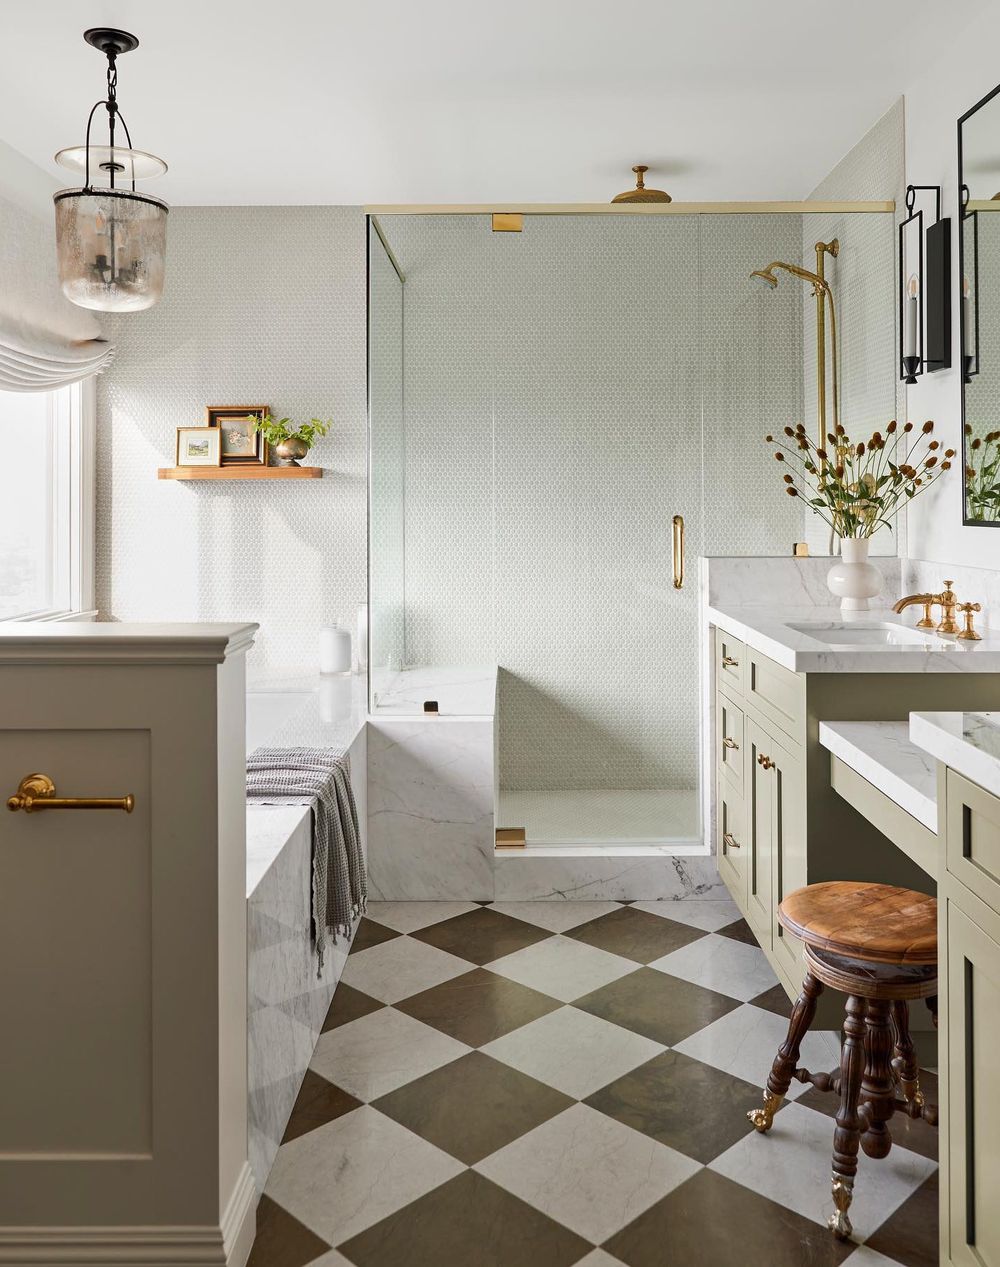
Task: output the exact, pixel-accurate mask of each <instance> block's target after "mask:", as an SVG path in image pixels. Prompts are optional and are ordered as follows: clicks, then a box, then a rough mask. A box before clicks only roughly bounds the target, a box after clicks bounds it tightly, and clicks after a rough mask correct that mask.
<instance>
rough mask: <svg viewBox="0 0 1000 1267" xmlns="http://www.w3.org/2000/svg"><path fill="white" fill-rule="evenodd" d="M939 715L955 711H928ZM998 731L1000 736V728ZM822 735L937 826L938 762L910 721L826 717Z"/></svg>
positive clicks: (903, 805)
mask: <svg viewBox="0 0 1000 1267" xmlns="http://www.w3.org/2000/svg"><path fill="white" fill-rule="evenodd" d="M935 715H936V716H951V714H928V716H935ZM997 736H998V740H1000V731H998V732H997ZM819 741H820V743H821V744H822V745H823V747H824V748H827V749H829V751H830V752H832V753H833V754H834V756H837V757H839V758H840V759H841V761H843V763H844V764H845V765H846V766H850V768H851V769H852V770H854V771H855V772H856V773H858V774H860V775H861V777H862V778H863V779H867V780H868V782H869V783H873V784H874V785H875V786H876V787H877V788H878V789H879V791H881V792H884V793H885V794H886V796H888V797H889V799H890V800H892V801H895V802H896V804H897V805H898V806H899V807H900V808H901V809H904V810H906V812H907V813H908V814H912V816H913V817H914V818H915V819H917V821H918V822H920V823H923V825H924V826H925V827H926V828H928V829H929V830H930V831H932V832H937V829H938V825H937V767H936V764H935V761H934V758H933V757H932V756H931V755H930V754H929V753H928V752H927V751H926V750H925V749H924V748H922V747H921V746H919V745H918V744H916V743H915V742H914V741H913V740H912V739H911V738H910V723H909V722H905V721H837V722H825V721H822V722H820V724H819ZM998 771H1000V766H998Z"/></svg>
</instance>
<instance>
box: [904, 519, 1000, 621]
mask: <svg viewBox="0 0 1000 1267" xmlns="http://www.w3.org/2000/svg"><path fill="white" fill-rule="evenodd" d="M987 531H988V530H987ZM997 535H998V540H997V559H998V562H1000V533H998V534H997ZM902 562H903V592H904V593H906V594H923V593H937V592H939V591H940V589H941V587H942V585H943V583H944V581H945V580H950V581H953V582H954V584H955V593H956V594H957V595H958V597H959V599H960V601H961V602H963V603H982V605H983V610H982V612H981V613H980V614H979V615H978V616H977V617H976V628H977V629H978V630H979V631H980V632H982V631H983V630H984V629H993V630H1000V569H998V570H996V571H994V570H993V569H992V568H970V567H964V566H963V565H961V564H958V563H932V562H929V561H928V560H926V559H903V561H902Z"/></svg>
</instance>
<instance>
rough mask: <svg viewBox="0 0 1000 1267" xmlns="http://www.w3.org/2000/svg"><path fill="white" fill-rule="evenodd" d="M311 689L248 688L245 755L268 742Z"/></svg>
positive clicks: (308, 695) (305, 702)
mask: <svg viewBox="0 0 1000 1267" xmlns="http://www.w3.org/2000/svg"><path fill="white" fill-rule="evenodd" d="M313 694H314V692H313V691H255V690H252V689H251V690H249V691H247V755H248V756H249V755H250V753H251V752H253V750H254V748H259V747H261V745H262V744H266V743H270V741H271V740H272V739H273V738H274V736H275V735H277V734H278V733H279V732H280V731H281V730H282V728H283V727H284V726H285V724H286V723H287V722H289V721H290V720H291V719H292V717H294V716H295V714H296V713H297V712H298V711H299V710H300V709H302V708H303V707H304V706H305V705H306V704H307V703H308V702H309V699H310V697H311V696H312V695H313Z"/></svg>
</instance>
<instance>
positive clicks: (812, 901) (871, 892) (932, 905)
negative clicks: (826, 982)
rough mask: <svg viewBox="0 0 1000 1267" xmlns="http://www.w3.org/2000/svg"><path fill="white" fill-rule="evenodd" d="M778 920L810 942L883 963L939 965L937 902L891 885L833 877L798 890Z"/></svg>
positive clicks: (823, 948)
mask: <svg viewBox="0 0 1000 1267" xmlns="http://www.w3.org/2000/svg"><path fill="white" fill-rule="evenodd" d="M778 922H779V923H780V924H781V925H782V927H783V928H786V929H787V930H788V932H790V933H791V934H792V935H793V936H794V937H798V938H799V939H800V941H803V942H805V944H806V945H807V946H812V947H815V948H816V949H817V950H820V951H830V952H832V953H833V954H834V955H840V956H845V957H847V958H849V959H860V960H864V961H865V962H867V963H884V964H928V965H936V964H937V902H936V901H935V899H934V898H932V897H928V896H927V895H926V894H925V893H916V892H915V891H914V890H913V889H899V888H896V887H895V886H894V885H890V884H863V883H859V882H852V881H846V880H833V881H830V882H829V883H826V884H809V885H807V886H806V887H805V888H804V889H796V890H795V892H794V893H789V895H788V896H787V897H786V898H785V899H784V901H783V902H782V903H781V905H780V906H779V907H778Z"/></svg>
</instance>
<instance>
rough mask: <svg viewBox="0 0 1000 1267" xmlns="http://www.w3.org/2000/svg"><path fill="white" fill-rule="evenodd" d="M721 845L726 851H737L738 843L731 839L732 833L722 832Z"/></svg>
mask: <svg viewBox="0 0 1000 1267" xmlns="http://www.w3.org/2000/svg"><path fill="white" fill-rule="evenodd" d="M722 843H723V845H725V847H726V848H727V849H739V848H740V842H739V841H738V840H734V839H733V835H732V832H728V831H727V832H724V833H723V835H722Z"/></svg>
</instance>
